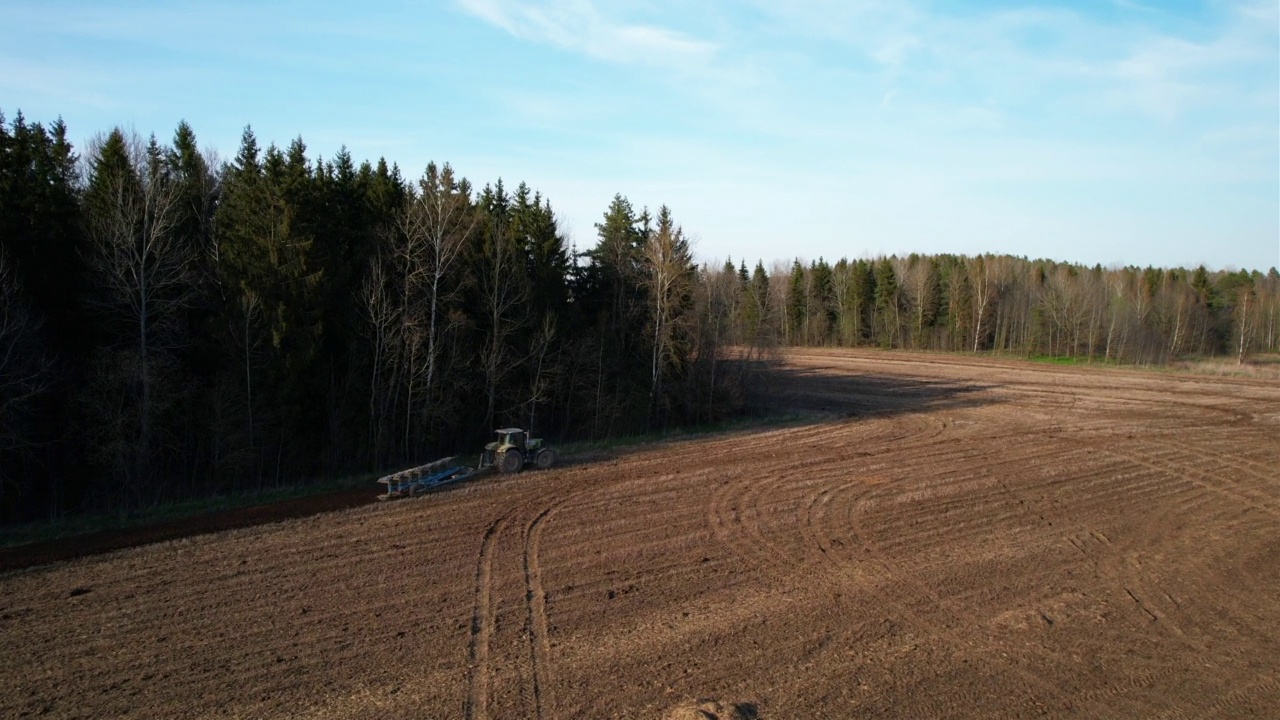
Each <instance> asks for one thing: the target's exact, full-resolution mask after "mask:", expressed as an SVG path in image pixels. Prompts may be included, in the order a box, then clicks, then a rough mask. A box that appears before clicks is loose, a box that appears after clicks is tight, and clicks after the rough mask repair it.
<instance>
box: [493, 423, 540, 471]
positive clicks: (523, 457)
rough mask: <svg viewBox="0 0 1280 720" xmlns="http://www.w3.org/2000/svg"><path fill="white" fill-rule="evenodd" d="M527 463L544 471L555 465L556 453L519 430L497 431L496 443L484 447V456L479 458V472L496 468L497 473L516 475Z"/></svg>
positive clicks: (505, 429)
mask: <svg viewBox="0 0 1280 720" xmlns="http://www.w3.org/2000/svg"><path fill="white" fill-rule="evenodd" d="M529 463H533V464H534V465H536V466H537V467H538V469H539V470H546V469H547V468H549V467H551V466H552V465H554V464H555V463H556V453H555V451H554V450H552V449H551V448H549V447H546V446H544V445H543V444H542V440H540V439H538V438H531V437H528V436H527V435H526V434H525V431H524V430H521V429H520V428H503V429H501V430H499V431H498V440H497V442H491V443H489V444H488V445H485V446H484V454H483V455H481V456H480V469H481V470H484V469H485V468H489V467H496V468H498V472H503V473H518V472H520V471H521V470H523V469H524V466H525V465H527V464H529Z"/></svg>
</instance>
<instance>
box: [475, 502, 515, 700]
mask: <svg viewBox="0 0 1280 720" xmlns="http://www.w3.org/2000/svg"><path fill="white" fill-rule="evenodd" d="M512 512H514V510H509V511H507V513H506V514H504V515H503V516H501V517H499V518H498V519H497V520H494V521H493V522H492V523H490V524H489V527H488V528H487V529H485V531H484V537H483V538H482V539H481V541H480V552H479V554H478V555H477V557H476V578H475V605H474V609H473V610H472V614H471V637H470V640H469V642H468V645H467V659H468V673H467V700H466V706H465V708H464V710H463V716H464V717H466V718H467V719H468V720H486V719H487V718H488V717H489V713H488V703H489V685H490V680H491V679H492V676H491V672H492V671H491V669H490V667H489V643H490V641H491V640H492V639H493V630H494V623H495V617H494V611H493V544H494V538H495V537H496V536H497V535H498V534H499V533H500V532H501V531H502V528H503V526H504V525H505V524H506V522H507V518H509V517H510V515H511V513H512Z"/></svg>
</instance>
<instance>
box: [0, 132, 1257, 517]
mask: <svg viewBox="0 0 1280 720" xmlns="http://www.w3.org/2000/svg"><path fill="white" fill-rule="evenodd" d="M595 230H596V233H595V238H594V244H593V245H592V246H591V247H589V248H585V249H582V250H579V249H577V248H574V247H571V246H570V245H569V243H568V241H567V240H566V238H565V237H564V235H563V234H562V233H561V232H560V230H559V226H558V224H557V219H556V216H555V213H554V211H553V209H552V205H551V203H550V201H549V199H547V198H545V197H543V196H542V195H541V194H540V193H539V192H537V191H536V190H534V189H532V188H530V187H528V186H527V185H526V184H524V183H520V184H518V185H517V186H516V187H515V188H514V189H512V188H510V187H508V186H507V185H506V184H504V183H503V181H502V180H500V179H499V180H497V181H494V182H492V183H490V184H486V185H484V186H483V187H477V186H475V185H473V184H472V183H471V182H469V181H468V180H467V179H466V178H465V177H462V176H460V175H458V174H457V173H455V171H454V170H453V168H451V167H450V166H449V165H447V164H444V165H436V164H434V163H433V164H429V165H428V166H427V167H426V168H425V169H424V171H423V172H422V174H421V175H420V176H418V177H417V178H416V179H412V180H411V179H407V178H405V177H404V176H403V175H402V174H401V172H400V170H399V168H398V167H397V166H396V165H395V164H394V163H388V162H387V161H386V160H385V159H380V160H378V161H377V162H376V163H370V162H367V161H366V162H361V163H360V164H358V165H357V164H356V163H355V161H354V160H353V159H352V158H351V156H350V154H349V153H348V152H347V151H346V150H345V149H343V150H340V151H339V152H338V153H336V154H335V155H334V156H333V157H332V158H329V159H323V158H312V157H310V156H309V155H308V151H307V147H306V145H305V143H304V142H303V141H302V139H301V138H298V139H295V140H293V141H292V142H291V143H289V145H288V146H287V147H284V148H280V147H277V146H276V145H274V144H268V145H267V146H266V147H265V148H263V147H261V146H260V145H259V142H258V140H257V138H256V137H255V135H254V134H253V132H252V129H250V128H246V129H245V131H244V134H243V136H242V138H241V142H240V146H239V148H238V150H237V152H236V154H235V156H234V157H233V158H232V159H230V160H228V161H225V162H224V161H221V160H220V159H218V157H217V156H216V155H215V154H213V153H212V152H209V151H202V150H201V149H200V148H199V147H198V145H197V142H196V136H195V133H194V131H193V130H192V128H191V127H190V126H189V125H187V124H186V123H185V122H184V123H181V124H180V125H179V126H178V128H177V129H176V131H175V133H174V135H173V137H172V140H171V141H169V142H167V143H166V142H161V141H160V140H159V139H157V138H156V137H155V136H151V137H149V138H145V139H144V138H141V137H139V136H137V135H136V134H133V133H130V132H125V131H123V130H121V129H119V128H117V129H113V130H111V131H109V132H106V133H102V134H100V135H98V136H97V137H95V138H94V139H93V140H91V141H90V142H89V143H88V144H87V145H86V147H85V148H84V149H83V150H82V151H80V152H77V150H76V149H75V148H74V147H73V146H72V144H71V142H70V141H69V140H68V139H67V128H66V127H65V125H64V124H63V123H62V122H61V120H58V121H55V122H53V123H51V124H49V125H48V126H45V125H42V124H41V123H32V122H28V121H27V120H26V119H25V118H24V117H23V116H22V115H21V113H19V114H18V115H17V116H16V117H15V118H13V119H12V120H11V121H6V120H5V118H4V117H3V115H0V520H3V521H8V522H12V521H21V520H28V519H35V518H42V517H43V518H48V517H57V516H59V515H60V514H62V513H66V512H70V511H129V510H134V509H138V508H142V507H147V506H150V505H154V504H156V503H161V502H166V501H171V500H175V499H182V498H191V497H200V496H204V495H209V494H215V493H228V492H244V491H254V490H259V489H263V488H268V487H274V486H278V485H283V484H297V483H300V482H308V481H313V480H317V481H318V480H324V479H327V478H334V477H340V476H346V475H351V474H359V473H368V472H376V471H381V470H387V469H393V468H398V467H402V466H405V465H407V464H411V463H416V462H420V461H425V460H429V459H432V458H434V457H437V456H439V455H444V454H452V453H471V452H474V451H475V450H476V449H477V448H478V447H479V443H481V442H482V441H484V439H485V438H487V437H488V435H489V433H490V431H491V430H492V429H493V428H495V427H499V426H503V425H517V426H522V427H528V428H530V429H531V430H532V431H533V432H534V433H535V434H537V435H544V436H548V437H551V438H553V439H557V440H559V439H567V438H584V439H585V438H604V437H610V436H616V435H622V434H632V433H637V432H645V431H650V430H655V429H662V428H666V427H670V426H674V425H681V424H689V423H703V422H713V421H718V420H721V419H724V418H727V417H729V416H732V415H734V414H735V413H738V412H740V411H741V410H742V409H743V407H744V405H745V404H746V402H747V399H748V397H747V396H748V394H749V389H750V388H752V387H755V386H757V385H758V383H754V382H752V379H751V378H750V377H749V375H748V373H749V372H752V370H751V368H752V367H754V365H753V364H752V363H751V362H743V361H744V360H746V361H751V360H758V359H763V358H767V357H769V355H770V352H771V351H772V349H773V348H776V347H778V346H780V345H844V346H854V345H880V346H884V347H905V348H917V349H939V350H965V351H971V352H972V351H977V352H983V351H993V350H994V351H999V352H1014V353H1023V354H1034V353H1047V354H1068V355H1076V356H1082V357H1091V358H1097V359H1102V360H1109V361H1117V362H1161V361H1164V360H1167V359H1169V358H1173V357H1178V356H1181V355H1184V354H1206V355H1209V354H1224V353H1230V354H1233V355H1237V356H1238V357H1241V358H1243V357H1244V356H1245V355H1246V354H1247V353H1249V352H1252V351H1256V350H1266V351H1275V350H1276V345H1277V338H1276V335H1277V317H1276V316H1277V289H1278V282H1277V277H1276V272H1275V270H1274V269H1273V270H1272V271H1271V273H1270V274H1269V275H1266V276H1263V275H1260V274H1258V273H1244V272H1240V273H1225V272H1208V271H1206V270H1205V269H1204V268H1198V269H1196V270H1195V271H1192V272H1185V271H1182V270H1155V269H1150V268H1149V269H1146V270H1138V269H1136V268H1127V269H1122V270H1102V269H1101V268H1094V269H1087V268H1081V267H1077V266H1072V265H1065V264H1058V263H1052V262H1048V261H1027V260H1023V259H1018V258H1010V257H990V256H986V257H977V258H967V257H957V256H937V257H925V256H916V255H913V256H910V257H907V258H897V257H893V258H876V259H870V260H856V261H848V260H841V261H840V262H838V263H836V264H835V265H829V264H828V263H826V262H825V261H822V260H819V261H817V262H811V263H808V264H807V265H806V264H803V263H800V262H799V261H796V262H794V263H793V264H792V265H791V266H790V267H789V268H788V267H787V266H782V265H779V266H775V267H773V268H772V269H771V270H769V271H766V269H765V267H764V265H763V263H762V262H757V263H756V264H755V267H754V270H753V271H750V272H749V271H748V269H747V266H746V264H745V263H740V264H739V265H737V266H735V265H734V264H733V263H732V262H726V263H725V264H724V265H723V266H722V267H721V266H718V264H717V265H711V264H708V265H702V266H699V265H698V264H697V263H696V262H695V260H694V257H693V254H692V250H691V248H690V245H689V240H688V238H687V236H686V235H685V233H684V231H683V229H682V228H681V227H680V225H679V224H678V223H677V222H676V220H675V218H674V217H673V216H672V213H671V211H670V209H669V208H667V207H665V206H664V207H661V208H659V209H658V210H657V211H656V213H651V212H650V211H649V210H648V209H647V208H635V207H633V206H632V204H631V203H630V202H629V201H628V199H627V198H626V197H624V196H622V195H617V196H615V197H614V198H613V200H612V202H611V203H610V204H609V206H608V207H607V208H605V210H604V212H603V215H602V217H601V219H600V221H599V222H598V223H597V224H596V226H595Z"/></svg>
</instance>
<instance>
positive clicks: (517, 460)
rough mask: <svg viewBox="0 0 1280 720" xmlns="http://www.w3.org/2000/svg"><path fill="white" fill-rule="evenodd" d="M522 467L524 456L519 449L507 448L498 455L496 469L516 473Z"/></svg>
mask: <svg viewBox="0 0 1280 720" xmlns="http://www.w3.org/2000/svg"><path fill="white" fill-rule="evenodd" d="M523 469H524V458H523V457H521V456H520V451H519V450H508V451H506V452H504V453H502V454H501V455H499V456H498V470H500V471H502V472H504V473H518V472H520V471H521V470H523Z"/></svg>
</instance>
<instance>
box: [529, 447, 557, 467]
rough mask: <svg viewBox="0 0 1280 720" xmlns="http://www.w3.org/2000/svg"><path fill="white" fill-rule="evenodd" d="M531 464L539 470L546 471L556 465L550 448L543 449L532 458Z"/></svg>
mask: <svg viewBox="0 0 1280 720" xmlns="http://www.w3.org/2000/svg"><path fill="white" fill-rule="evenodd" d="M533 462H534V464H536V465H537V466H538V469H539V470H546V469H547V468H549V467H551V466H552V465H555V464H556V453H555V451H554V450H552V449H550V448H545V449H543V450H541V451H540V452H539V453H538V454H537V455H535V456H534V458H533Z"/></svg>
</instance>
